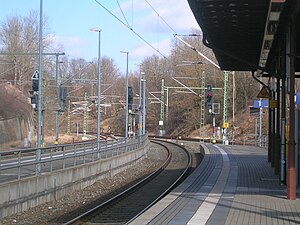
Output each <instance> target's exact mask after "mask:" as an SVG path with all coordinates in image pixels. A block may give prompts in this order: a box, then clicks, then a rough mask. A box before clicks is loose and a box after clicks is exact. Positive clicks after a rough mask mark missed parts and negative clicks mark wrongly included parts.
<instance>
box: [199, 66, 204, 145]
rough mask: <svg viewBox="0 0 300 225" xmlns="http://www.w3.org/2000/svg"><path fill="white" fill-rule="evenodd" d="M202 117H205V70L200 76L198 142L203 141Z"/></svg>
mask: <svg viewBox="0 0 300 225" xmlns="http://www.w3.org/2000/svg"><path fill="white" fill-rule="evenodd" d="M204 119H205V72H204V71H203V72H202V76H201V94H200V142H204V137H203V136H204V131H203V128H204Z"/></svg>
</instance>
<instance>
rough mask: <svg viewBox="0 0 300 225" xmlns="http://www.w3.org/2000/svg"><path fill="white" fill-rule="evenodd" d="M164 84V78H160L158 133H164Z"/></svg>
mask: <svg viewBox="0 0 300 225" xmlns="http://www.w3.org/2000/svg"><path fill="white" fill-rule="evenodd" d="M164 89H165V85H164V79H162V80H161V96H160V100H161V101H160V121H159V130H160V134H161V135H163V133H164V117H165V95H164V93H165V90H164Z"/></svg>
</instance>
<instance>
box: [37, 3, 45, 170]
mask: <svg viewBox="0 0 300 225" xmlns="http://www.w3.org/2000/svg"><path fill="white" fill-rule="evenodd" d="M42 57H43V0H40V26H39V60H38V62H39V91H38V93H39V95H38V126H37V129H38V131H37V148H38V149H37V152H36V162H37V164H36V170H35V171H36V175H38V174H40V173H41V164H40V161H41V158H42V149H41V148H42V146H43V145H44V143H42V135H43V129H44V127H43V110H44V109H43V108H44V107H43V95H42V94H43V91H42V88H43V58H42Z"/></svg>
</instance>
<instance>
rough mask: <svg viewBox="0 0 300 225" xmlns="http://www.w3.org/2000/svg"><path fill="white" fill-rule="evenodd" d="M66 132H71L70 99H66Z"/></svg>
mask: <svg viewBox="0 0 300 225" xmlns="http://www.w3.org/2000/svg"><path fill="white" fill-rule="evenodd" d="M67 133H68V134H71V100H69V101H68V125H67Z"/></svg>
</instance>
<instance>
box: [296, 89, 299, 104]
mask: <svg viewBox="0 0 300 225" xmlns="http://www.w3.org/2000/svg"><path fill="white" fill-rule="evenodd" d="M296 105H300V92H297V93H296Z"/></svg>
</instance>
